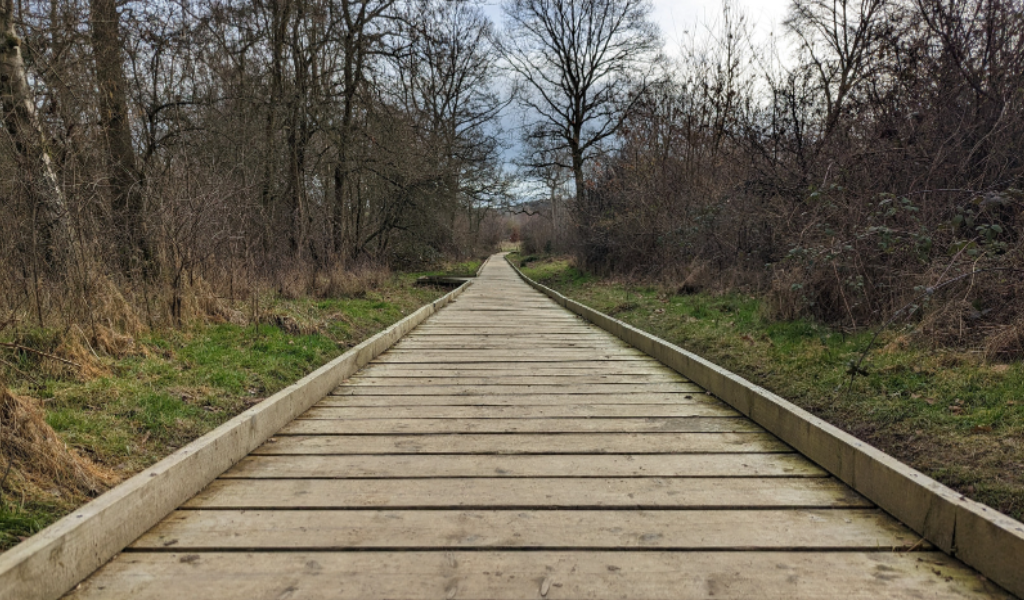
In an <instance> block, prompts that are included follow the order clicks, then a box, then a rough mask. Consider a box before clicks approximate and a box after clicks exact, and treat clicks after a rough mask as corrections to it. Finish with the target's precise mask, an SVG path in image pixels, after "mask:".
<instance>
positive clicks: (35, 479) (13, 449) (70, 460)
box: [0, 388, 119, 504]
mask: <svg viewBox="0 0 1024 600" xmlns="http://www.w3.org/2000/svg"><path fill="white" fill-rule="evenodd" d="M0 469H2V475H0V495H6V496H8V497H14V496H21V497H25V496H28V497H34V498H39V497H46V496H49V497H52V498H55V499H57V500H58V501H59V502H60V503H62V504H70V503H77V502H81V501H82V500H84V499H85V498H89V497H92V496H96V495H97V494H99V493H101V492H103V491H104V490H106V489H107V488H109V487H110V486H112V485H113V484H115V483H116V482H117V481H118V479H119V477H118V475H117V474H116V473H115V472H114V471H112V470H111V469H108V468H106V467H103V466H101V465H98V464H96V463H94V462H93V461H91V460H89V458H87V457H85V456H82V455H81V454H79V453H78V451H77V450H75V449H74V448H70V447H68V445H67V444H66V443H64V441H63V440H62V439H61V438H60V436H59V435H57V432H56V431H54V430H53V428H52V427H50V426H49V425H48V424H47V423H46V419H45V415H44V413H43V409H42V407H41V406H40V404H39V402H38V401H37V400H34V399H33V398H29V397H25V396H15V395H13V394H11V393H10V392H9V391H7V389H6V388H0Z"/></svg>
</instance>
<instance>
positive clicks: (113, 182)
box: [89, 0, 152, 268]
mask: <svg viewBox="0 0 1024 600" xmlns="http://www.w3.org/2000/svg"><path fill="white" fill-rule="evenodd" d="M89 8H90V15H89V18H90V25H91V27H92V50H93V56H94V57H95V60H96V85H97V87H98V89H99V92H100V93H99V98H100V105H99V108H100V126H101V127H102V128H103V136H104V142H105V145H106V156H105V159H106V165H107V188H108V190H109V193H110V208H111V213H112V215H113V219H114V226H115V227H116V228H117V230H118V233H119V234H120V236H121V238H120V239H121V244H120V245H121V248H120V251H121V260H122V267H124V268H130V267H132V266H134V265H135V264H137V262H136V261H138V260H141V261H142V262H143V263H144V264H148V263H149V262H150V260H151V258H152V255H151V254H152V253H151V252H150V251H149V245H148V243H147V240H146V238H145V228H144V223H143V216H144V215H143V196H142V189H141V185H142V177H141V174H140V173H139V170H138V168H137V166H136V159H135V149H134V148H133V147H132V132H131V123H130V122H129V120H128V100H127V95H126V89H127V85H126V82H125V75H124V55H123V53H122V50H121V36H120V22H119V18H118V15H117V2H116V0H91V1H90V7H89Z"/></svg>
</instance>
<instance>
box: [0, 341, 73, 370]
mask: <svg viewBox="0 0 1024 600" xmlns="http://www.w3.org/2000/svg"><path fill="white" fill-rule="evenodd" d="M0 346H2V347H4V348H10V349H11V350H24V351H25V352H31V353H33V354H38V355H39V356H45V357H46V358H51V359H53V360H57V361H60V362H62V363H64V364H68V365H71V366H72V367H78V368H79V369H81V368H83V367H82V365H80V364H78V363H76V362H74V361H71V360H68V359H66V358H61V357H59V356H54V355H52V354H49V353H48V352H43V351H42V350H35V349H33V348H26V347H25V346H22V345H20V344H11V343H8V342H0Z"/></svg>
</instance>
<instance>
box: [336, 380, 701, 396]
mask: <svg viewBox="0 0 1024 600" xmlns="http://www.w3.org/2000/svg"><path fill="white" fill-rule="evenodd" d="M703 391H704V390H703V389H701V387H700V386H697V385H693V384H688V383H652V384H633V383H628V384H627V383H619V384H614V383H606V384H581V385H577V386H573V387H572V388H569V389H566V387H565V386H560V385H544V384H524V385H507V384H506V385H486V384H484V385H429V386H426V385H424V386H418V387H417V386H403V385H372V386H371V385H366V386H363V385H342V386H339V387H337V388H335V389H334V390H332V391H331V395H332V396H403V395H409V396H425V395H433V396H489V395H496V396H503V395H507V394H515V395H527V394H529V395H538V394H557V393H567V392H571V394H572V395H575V396H583V395H604V396H608V395H620V394H621V395H625V394H630V393H635V394H644V393H648V394H650V393H664V394H678V395H682V394H684V393H694V392H703Z"/></svg>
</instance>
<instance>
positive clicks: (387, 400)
mask: <svg viewBox="0 0 1024 600" xmlns="http://www.w3.org/2000/svg"><path fill="white" fill-rule="evenodd" d="M580 402H588V403H591V404H717V403H718V402H719V400H718V399H716V398H715V397H713V396H710V395H708V394H704V393H701V392H688V393H679V394H589V395H588V394H566V393H562V394H518V395H514V394H476V395H470V394H464V395H461V396H444V395H436V396H434V395H423V394H419V395H408V396H406V395H401V396H396V395H391V396H381V395H374V394H368V395H364V394H361V395H356V394H352V395H345V396H327V397H326V398H324V399H323V400H321V401H320V402H319V403H318V406H516V405H523V404H529V405H540V404H543V405H551V406H557V405H565V404H579V403H580Z"/></svg>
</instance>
